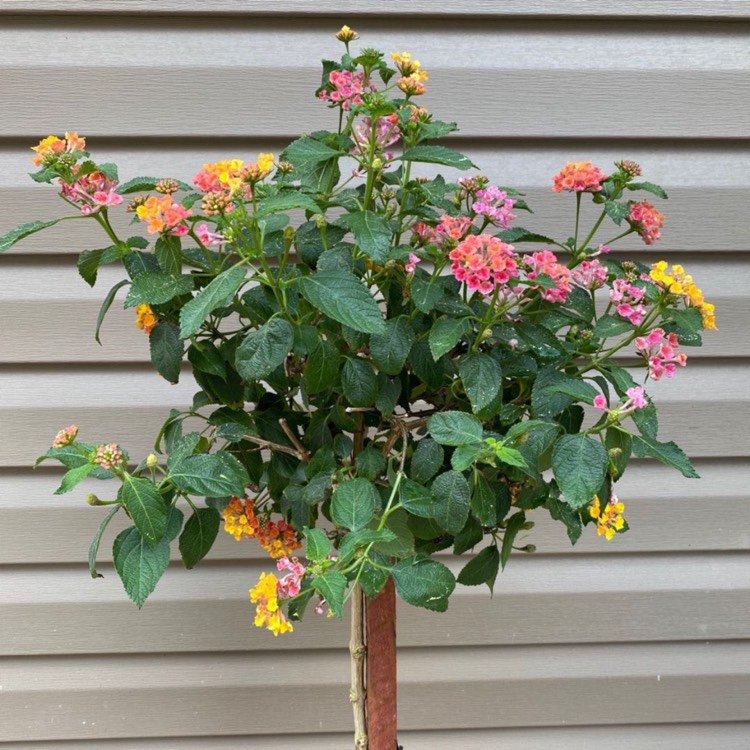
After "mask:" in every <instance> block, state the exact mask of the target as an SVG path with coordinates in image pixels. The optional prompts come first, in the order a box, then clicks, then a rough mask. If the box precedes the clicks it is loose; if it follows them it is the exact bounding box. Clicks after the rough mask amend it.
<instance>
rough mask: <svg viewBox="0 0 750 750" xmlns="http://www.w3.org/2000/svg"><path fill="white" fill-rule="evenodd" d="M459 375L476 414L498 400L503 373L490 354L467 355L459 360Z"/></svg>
mask: <svg viewBox="0 0 750 750" xmlns="http://www.w3.org/2000/svg"><path fill="white" fill-rule="evenodd" d="M458 373H459V375H460V376H461V382H462V383H463V384H464V390H465V391H466V395H467V396H468V397H469V401H470V402H471V410H472V411H473V412H474V413H475V414H476V413H477V412H480V411H482V409H484V408H486V407H487V406H489V405H490V404H491V403H492V402H493V401H494V400H495V399H496V398H497V396H498V394H499V392H500V389H501V387H502V380H503V373H502V370H501V368H500V364H499V363H498V362H497V360H496V359H494V358H493V357H490V356H489V355H488V354H466V355H464V356H463V357H461V358H460V359H459V360H458Z"/></svg>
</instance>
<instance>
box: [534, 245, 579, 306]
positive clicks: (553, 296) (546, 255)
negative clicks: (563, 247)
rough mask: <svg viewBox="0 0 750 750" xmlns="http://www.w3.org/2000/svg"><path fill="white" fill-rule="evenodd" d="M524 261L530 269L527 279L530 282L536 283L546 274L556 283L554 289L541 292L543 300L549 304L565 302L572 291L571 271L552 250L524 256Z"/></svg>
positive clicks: (544, 289)
mask: <svg viewBox="0 0 750 750" xmlns="http://www.w3.org/2000/svg"><path fill="white" fill-rule="evenodd" d="M523 260H524V263H525V264H526V268H527V269H528V270H527V272H526V278H527V279H529V281H534V280H535V279H536V278H537V277H538V276H539V275H540V274H544V275H545V276H549V278H551V279H552V281H553V282H554V283H555V286H554V289H546V288H543V289H542V290H541V296H542V299H545V300H547V302H560V303H563V302H565V299H566V298H567V296H568V292H569V291H570V290H571V289H572V286H571V284H570V269H569V268H568V267H567V266H564V265H563V264H562V263H559V262H558V260H557V256H556V255H555V254H554V253H553V252H552V251H551V250H540V251H539V252H536V253H532V254H531V255H524V256H523ZM532 288H536V287H535V286H534V287H532Z"/></svg>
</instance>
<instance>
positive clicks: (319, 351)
mask: <svg viewBox="0 0 750 750" xmlns="http://www.w3.org/2000/svg"><path fill="white" fill-rule="evenodd" d="M340 361H341V355H340V354H339V351H338V349H337V348H336V347H335V346H334V345H333V344H331V343H329V342H328V341H325V340H323V339H321V341H320V342H319V343H318V345H317V346H316V347H315V349H313V351H312V352H311V353H310V356H309V357H308V358H307V363H306V364H305V369H304V371H303V373H302V377H303V380H304V383H305V388H306V389H307V392H308V393H310V394H315V393H320V392H321V391H325V390H328V389H329V388H333V386H334V385H335V384H336V381H337V380H338V377H339V363H340Z"/></svg>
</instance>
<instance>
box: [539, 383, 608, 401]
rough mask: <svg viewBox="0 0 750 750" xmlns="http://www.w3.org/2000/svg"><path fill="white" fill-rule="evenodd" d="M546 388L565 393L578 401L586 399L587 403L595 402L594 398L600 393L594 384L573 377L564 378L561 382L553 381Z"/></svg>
mask: <svg viewBox="0 0 750 750" xmlns="http://www.w3.org/2000/svg"><path fill="white" fill-rule="evenodd" d="M545 390H547V391H552V392H554V393H563V394H565V395H566V396H570V397H571V398H572V399H575V400H576V401H585V402H586V403H587V404H593V403H594V399H595V398H596V397H597V396H598V395H599V391H597V390H596V388H594V386H592V385H590V384H589V383H587V382H585V381H584V380H575V379H573V378H570V379H566V380H563V381H561V382H559V383H552V384H551V385H548V386H546V388H545Z"/></svg>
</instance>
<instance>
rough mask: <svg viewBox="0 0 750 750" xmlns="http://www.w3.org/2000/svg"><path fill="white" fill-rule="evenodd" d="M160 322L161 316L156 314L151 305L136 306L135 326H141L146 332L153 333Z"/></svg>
mask: <svg viewBox="0 0 750 750" xmlns="http://www.w3.org/2000/svg"><path fill="white" fill-rule="evenodd" d="M158 322H159V318H157V317H156V315H154V311H153V310H152V309H151V307H150V306H149V305H138V307H136V308H135V327H136V328H140V330H141V331H143V332H144V333H151V331H153V330H154V326H155V325H156V324H157V323H158Z"/></svg>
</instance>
